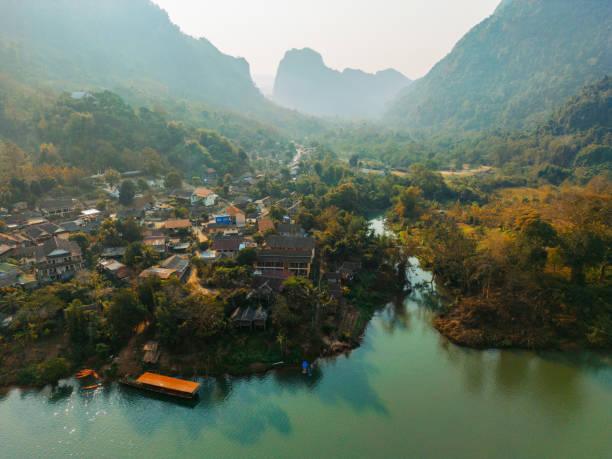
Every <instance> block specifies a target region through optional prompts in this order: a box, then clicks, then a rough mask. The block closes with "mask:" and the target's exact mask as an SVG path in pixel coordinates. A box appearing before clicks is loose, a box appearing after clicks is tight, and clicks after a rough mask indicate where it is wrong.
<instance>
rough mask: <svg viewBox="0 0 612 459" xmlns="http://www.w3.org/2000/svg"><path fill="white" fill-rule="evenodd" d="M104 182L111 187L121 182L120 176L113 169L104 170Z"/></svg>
mask: <svg viewBox="0 0 612 459" xmlns="http://www.w3.org/2000/svg"><path fill="white" fill-rule="evenodd" d="M104 180H106V183H108V184H109V185H110V186H111V187H113V186H115V185H116V184H117V183H119V180H121V175H120V174H119V172H117V171H116V170H115V169H106V170H105V171H104Z"/></svg>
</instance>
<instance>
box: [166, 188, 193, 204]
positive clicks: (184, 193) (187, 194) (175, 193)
mask: <svg viewBox="0 0 612 459" xmlns="http://www.w3.org/2000/svg"><path fill="white" fill-rule="evenodd" d="M192 195H193V191H190V190H183V189H182V188H177V189H175V190H172V193H170V197H171V198H172V199H176V200H177V201H184V202H191V196H192Z"/></svg>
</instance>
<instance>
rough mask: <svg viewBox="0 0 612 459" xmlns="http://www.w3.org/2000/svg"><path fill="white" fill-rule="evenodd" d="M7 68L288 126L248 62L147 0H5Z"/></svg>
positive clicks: (24, 78) (0, 27)
mask: <svg viewBox="0 0 612 459" xmlns="http://www.w3.org/2000/svg"><path fill="white" fill-rule="evenodd" d="M0 8H1V11H2V13H3V14H2V15H0V62H2V71H3V72H6V73H10V74H12V75H13V76H15V77H16V78H18V79H19V80H20V81H21V82H25V83H28V84H32V85H37V84H40V83H43V84H46V85H50V86H51V87H54V88H56V89H58V90H68V91H71V90H78V89H92V88H108V89H111V90H114V91H117V92H119V93H121V94H123V95H126V94H130V93H132V94H133V93H145V94H153V95H157V96H162V97H170V98H174V99H179V98H184V99H188V100H194V101H198V102H203V103H206V104H209V105H210V106H212V107H216V108H223V109H231V110H237V111H240V112H243V113H247V114H250V115H254V116H257V117H259V118H260V119H265V120H266V121H271V122H272V123H275V124H283V123H284V121H285V120H284V118H289V117H291V116H294V115H290V114H287V113H285V112H286V110H283V109H281V108H280V107H276V106H275V105H274V104H272V103H271V102H270V101H269V100H268V99H266V98H265V97H264V96H263V95H262V94H261V92H260V91H259V90H258V89H257V88H256V87H255V85H254V83H253V81H252V79H251V75H250V72H249V64H248V63H247V62H246V60H244V59H242V58H235V57H232V56H228V55H226V54H223V53H221V52H220V51H219V50H218V49H217V48H216V47H215V46H214V45H213V44H211V43H210V42H209V41H208V40H206V39H204V38H201V39H195V38H192V37H190V36H187V35H185V34H183V33H182V32H181V31H180V30H179V28H178V27H177V26H175V25H174V24H172V23H171V22H170V20H169V18H168V15H167V14H166V12H165V11H163V10H161V9H160V8H159V7H157V6H156V5H154V4H153V3H151V2H150V1H149V0H129V1H123V0H104V1H97V0H54V1H38V0H0Z"/></svg>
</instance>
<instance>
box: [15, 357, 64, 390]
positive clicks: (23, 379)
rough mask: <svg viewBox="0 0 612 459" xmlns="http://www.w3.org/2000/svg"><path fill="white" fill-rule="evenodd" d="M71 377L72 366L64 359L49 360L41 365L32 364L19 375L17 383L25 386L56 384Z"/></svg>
mask: <svg viewBox="0 0 612 459" xmlns="http://www.w3.org/2000/svg"><path fill="white" fill-rule="evenodd" d="M68 376H70V365H69V364H68V361H67V360H66V359H64V358H63V357H57V358H54V359H49V360H47V361H45V362H42V363H40V364H38V365H37V364H31V365H28V366H27V367H26V368H24V369H22V370H20V371H19V372H18V373H17V382H18V383H19V384H22V385H24V386H42V385H44V384H55V383H56V382H57V381H59V380H60V379H62V378H66V377H68Z"/></svg>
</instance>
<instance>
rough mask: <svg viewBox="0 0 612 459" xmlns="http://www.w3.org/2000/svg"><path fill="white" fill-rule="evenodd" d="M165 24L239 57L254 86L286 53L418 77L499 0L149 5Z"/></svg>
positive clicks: (161, 1) (196, 0) (200, 0)
mask: <svg viewBox="0 0 612 459" xmlns="http://www.w3.org/2000/svg"><path fill="white" fill-rule="evenodd" d="M153 1H154V3H157V4H158V5H159V6H161V7H162V8H163V9H165V10H166V11H167V12H168V14H169V16H170V19H171V20H172V22H174V23H175V24H177V25H178V26H179V27H180V28H181V30H182V31H183V32H185V33H187V34H189V35H192V36H194V37H206V38H207V39H208V40H210V41H211V42H212V43H213V44H214V45H215V46H216V47H217V48H219V49H220V50H221V51H222V52H224V53H227V54H231V55H232V56H241V57H244V58H246V59H247V61H248V62H249V64H250V65H251V74H252V75H253V76H254V77H255V79H260V77H261V76H273V75H275V74H276V69H277V67H278V63H279V61H280V60H281V59H282V57H283V55H284V53H285V51H287V50H288V49H291V48H303V47H310V48H313V49H315V50H317V51H319V52H320V53H321V54H322V55H323V59H324V61H325V63H326V64H327V65H328V66H330V67H332V68H335V69H338V70H342V69H344V68H346V67H352V68H360V69H362V70H365V71H368V72H375V71H378V70H382V69H385V68H389V67H393V68H395V69H397V70H399V71H401V72H403V73H404V74H405V75H406V76H408V77H410V78H418V77H421V76H423V75H424V74H425V73H427V71H428V70H429V69H430V68H431V67H432V66H433V65H434V64H435V63H436V62H437V61H438V60H440V59H441V58H442V57H444V56H445V55H446V54H447V53H448V52H449V51H450V50H451V49H452V47H453V45H454V44H455V43H456V42H457V41H458V40H459V39H460V38H461V37H462V36H463V35H464V34H465V33H466V32H467V31H468V30H469V29H470V28H471V27H472V26H474V25H476V24H477V23H479V22H480V21H482V20H483V19H485V18H486V17H487V16H489V15H490V14H491V13H492V12H493V11H494V10H495V7H496V6H497V5H498V4H499V2H500V0H308V1H305V0H301V1H297V0H153Z"/></svg>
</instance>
